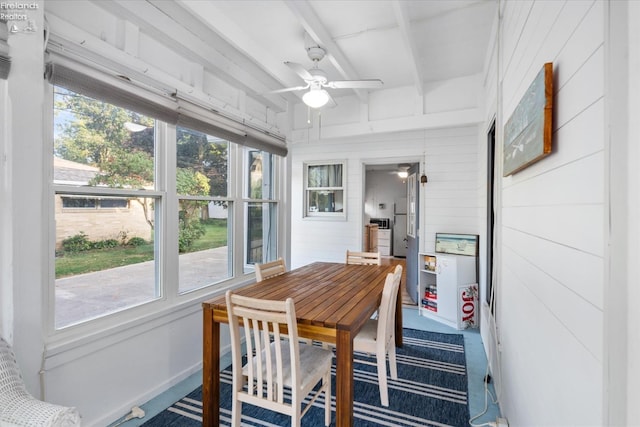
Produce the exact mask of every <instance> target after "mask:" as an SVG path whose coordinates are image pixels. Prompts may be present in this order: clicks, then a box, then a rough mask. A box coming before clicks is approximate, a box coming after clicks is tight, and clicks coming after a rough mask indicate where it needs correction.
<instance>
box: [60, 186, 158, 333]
mask: <svg viewBox="0 0 640 427" xmlns="http://www.w3.org/2000/svg"><path fill="white" fill-rule="evenodd" d="M83 198H84V199H85V200H94V201H95V200H97V197H94V198H93V199H87V197H86V196H80V195H78V196H71V197H70V198H69V200H83ZM55 199H56V200H55V205H56V209H55V224H56V257H55V270H56V282H55V299H56V306H55V326H56V328H63V327H65V326H69V325H72V324H75V323H79V322H82V321H86V320H90V319H93V318H96V317H100V316H103V315H105V314H109V313H113V312H116V311H119V310H122V309H125V308H128V307H132V306H135V305H138V304H141V303H144V302H147V301H150V300H152V299H154V298H158V297H159V296H160V293H159V291H158V289H157V287H156V278H155V262H154V260H155V259H156V257H157V256H156V249H155V245H154V230H153V226H152V225H153V223H154V222H155V209H154V205H155V203H156V201H155V200H154V199H152V198H133V199H132V200H131V203H130V208H129V209H122V210H120V209H109V210H100V209H71V210H68V209H63V200H64V199H67V197H66V196H65V197H61V196H60V195H56V197H55Z"/></svg>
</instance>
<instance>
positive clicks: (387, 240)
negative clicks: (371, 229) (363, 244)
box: [378, 229, 391, 256]
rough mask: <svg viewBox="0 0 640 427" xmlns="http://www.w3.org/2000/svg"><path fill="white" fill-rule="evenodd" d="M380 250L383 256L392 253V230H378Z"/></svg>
mask: <svg viewBox="0 0 640 427" xmlns="http://www.w3.org/2000/svg"><path fill="white" fill-rule="evenodd" d="M378 251H379V252H380V255H382V256H390V255H391V230H390V229H382V230H378Z"/></svg>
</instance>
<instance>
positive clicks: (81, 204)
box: [62, 197, 96, 209]
mask: <svg viewBox="0 0 640 427" xmlns="http://www.w3.org/2000/svg"><path fill="white" fill-rule="evenodd" d="M62 207H63V208H69V209H95V208H96V199H88V198H86V197H62Z"/></svg>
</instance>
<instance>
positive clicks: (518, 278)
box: [497, 1, 608, 425]
mask: <svg viewBox="0 0 640 427" xmlns="http://www.w3.org/2000/svg"><path fill="white" fill-rule="evenodd" d="M503 16H504V20H503V22H502V29H501V40H500V41H501V45H502V52H501V55H502V56H501V69H500V70H499V73H500V81H501V84H502V90H503V98H502V106H501V107H502V109H501V114H502V123H504V122H506V120H507V119H508V118H509V116H510V115H511V113H512V112H513V110H514V109H515V107H516V105H517V103H518V101H519V100H520V98H521V97H522V95H523V93H524V91H525V90H526V89H527V87H528V86H529V84H530V83H531V81H532V80H533V77H534V76H535V75H536V74H537V72H538V71H539V70H540V69H541V67H542V65H543V64H544V63H545V62H553V64H554V97H555V102H554V109H555V110H554V115H553V117H554V124H553V152H552V154H551V155H550V156H548V157H547V158H545V159H543V160H541V161H540V162H538V163H535V164H533V165H532V166H530V167H528V168H527V169H525V170H523V171H521V172H519V173H517V174H514V175H512V176H509V177H506V178H502V179H500V178H498V179H499V180H500V181H499V182H500V183H501V184H500V185H499V187H500V191H501V207H500V217H501V221H500V223H499V233H500V247H499V252H500V254H501V259H500V260H499V265H498V279H497V286H498V289H499V291H498V301H497V304H498V314H497V317H498V327H499V338H500V345H501V353H500V369H501V378H502V384H500V389H501V391H502V392H501V396H502V402H501V405H502V410H503V412H504V414H505V415H506V417H507V418H508V419H509V423H510V424H511V425H600V424H601V423H602V422H603V420H604V418H603V417H604V416H605V414H604V410H603V401H604V397H603V396H604V379H605V372H604V361H603V352H604V325H605V321H604V283H605V282H604V280H605V269H606V265H605V259H606V255H607V254H606V241H607V236H606V226H607V221H608V217H607V209H608V208H607V203H606V189H605V182H606V180H605V179H604V177H605V176H606V162H607V159H606V154H605V112H604V102H603V98H604V96H605V90H604V70H605V59H604V58H605V55H604V25H603V24H604V22H605V10H604V5H603V3H602V2H593V1H585V2H580V1H567V2H548V1H537V2H524V1H522V2H508V3H506V4H505V6H504V15H503ZM497 132H498V141H499V142H498V152H500V153H501V148H500V147H501V146H502V143H503V142H502V141H503V134H502V130H501V129H500V128H498V130H497ZM500 156H501V155H500ZM500 156H499V157H500Z"/></svg>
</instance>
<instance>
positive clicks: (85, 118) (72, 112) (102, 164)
mask: <svg viewBox="0 0 640 427" xmlns="http://www.w3.org/2000/svg"><path fill="white" fill-rule="evenodd" d="M154 125H155V121H154V120H153V119H152V118H150V117H146V116H143V115H141V114H138V113H135V112H133V111H128V110H125V109H124V108H120V107H117V106H115V105H111V104H108V103H105V102H102V101H98V100H95V99H93V98H89V97H87V96H84V95H81V94H78V93H74V92H71V91H69V90H66V89H63V88H60V87H55V90H54V172H55V173H54V178H53V179H54V183H56V184H69V185H76V186H78V185H79V186H108V187H119V188H134V189H140V188H147V189H150V188H154V177H155V170H154V150H155V142H154Z"/></svg>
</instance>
